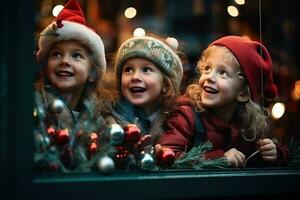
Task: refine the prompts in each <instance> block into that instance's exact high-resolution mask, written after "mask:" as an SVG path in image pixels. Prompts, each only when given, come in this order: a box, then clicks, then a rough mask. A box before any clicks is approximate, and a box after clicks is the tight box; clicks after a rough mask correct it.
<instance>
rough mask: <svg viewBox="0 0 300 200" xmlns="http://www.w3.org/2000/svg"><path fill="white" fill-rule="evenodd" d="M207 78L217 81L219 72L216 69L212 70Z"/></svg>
mask: <svg viewBox="0 0 300 200" xmlns="http://www.w3.org/2000/svg"><path fill="white" fill-rule="evenodd" d="M207 79H208V80H210V81H213V82H215V81H216V79H217V73H216V72H215V71H211V72H210V73H209V74H207Z"/></svg>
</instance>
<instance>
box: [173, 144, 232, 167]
mask: <svg viewBox="0 0 300 200" xmlns="http://www.w3.org/2000/svg"><path fill="white" fill-rule="evenodd" d="M211 148H212V144H211V143H210V142H206V143H202V144H200V145H199V146H198V147H193V148H192V149H191V150H190V151H189V152H187V153H186V154H184V155H183V156H182V157H179V158H178V159H176V160H175V162H174V164H173V165H172V166H171V168H173V169H208V168H226V167H228V166H229V163H228V162H227V160H226V159H225V158H216V159H205V158H204V153H205V152H207V151H208V150H210V149H211Z"/></svg>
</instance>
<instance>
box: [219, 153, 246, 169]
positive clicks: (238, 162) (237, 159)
mask: <svg viewBox="0 0 300 200" xmlns="http://www.w3.org/2000/svg"><path fill="white" fill-rule="evenodd" d="M224 156H225V158H226V159H227V160H228V162H229V163H230V164H231V165H233V166H234V167H241V166H243V164H244V162H245V155H244V154H243V153H242V152H240V151H238V150H237V149H235V148H232V149H229V150H228V151H226V152H225V153H224Z"/></svg>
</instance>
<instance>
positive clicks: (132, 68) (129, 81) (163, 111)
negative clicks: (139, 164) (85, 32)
mask: <svg viewBox="0 0 300 200" xmlns="http://www.w3.org/2000/svg"><path fill="white" fill-rule="evenodd" d="M177 47H178V42H177V40H176V39H175V38H167V39H163V38H162V37H159V36H138V37H132V38H129V39H128V40H126V41H125V42H124V43H123V44H122V45H121V46H120V48H119V49H118V52H117V54H116V58H115V62H114V68H115V77H116V84H117V91H118V94H119V96H118V98H117V102H116V104H115V105H116V106H115V107H114V108H115V109H114V117H115V118H116V120H117V122H118V123H119V124H121V125H123V126H124V125H126V124H130V123H134V124H137V125H138V127H139V128H140V129H141V133H142V135H145V134H148V135H150V136H151V139H152V140H151V141H152V142H150V144H152V143H154V142H155V141H156V140H157V138H158V137H159V135H160V134H161V133H162V132H163V128H162V124H163V122H164V121H165V118H166V116H167V115H168V113H169V112H170V111H171V110H172V106H173V105H174V101H175V97H176V96H177V95H178V94H179V93H180V84H181V80H182V74H183V68H182V63H181V60H180V58H179V57H178V54H177V53H176V50H175V49H176V48H177ZM150 146H151V145H150Z"/></svg>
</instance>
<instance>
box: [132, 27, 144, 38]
mask: <svg viewBox="0 0 300 200" xmlns="http://www.w3.org/2000/svg"><path fill="white" fill-rule="evenodd" d="M133 35H134V36H135V37H138V36H145V35H146V32H145V30H144V29H142V28H136V29H135V30H134V31H133Z"/></svg>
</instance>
